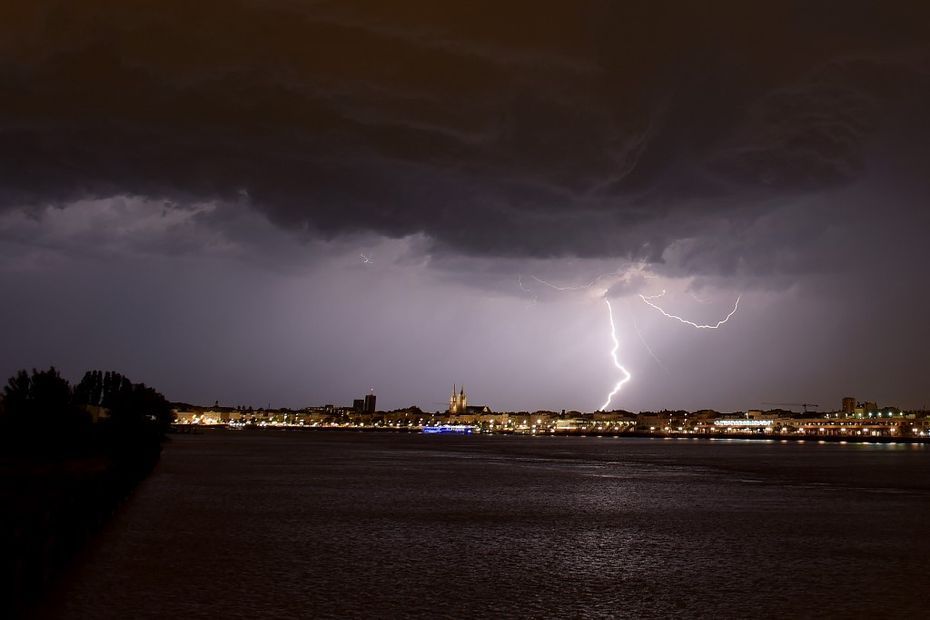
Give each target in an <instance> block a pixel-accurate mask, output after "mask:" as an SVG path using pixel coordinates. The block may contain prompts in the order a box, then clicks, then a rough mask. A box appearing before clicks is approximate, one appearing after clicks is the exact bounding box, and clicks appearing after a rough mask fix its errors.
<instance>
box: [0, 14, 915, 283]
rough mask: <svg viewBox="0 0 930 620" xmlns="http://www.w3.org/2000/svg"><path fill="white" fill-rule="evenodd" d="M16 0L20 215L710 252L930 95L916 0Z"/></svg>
mask: <svg viewBox="0 0 930 620" xmlns="http://www.w3.org/2000/svg"><path fill="white" fill-rule="evenodd" d="M14 4H19V5H20V6H12V7H8V8H6V9H3V11H4V12H5V15H3V17H4V19H2V25H0V35H2V36H0V40H2V41H3V42H2V43H0V119H2V120H0V200H2V205H3V206H5V207H9V206H17V205H24V204H25V205H34V204H46V203H56V204H62V205H64V204H68V203H70V202H73V201H76V200H80V199H87V198H99V197H108V196H113V195H137V196H142V197H145V198H148V199H152V200H163V199H165V200H169V201H173V202H179V203H189V204H196V203H202V202H207V201H219V202H220V203H240V202H241V200H242V196H243V195H246V196H248V201H249V204H251V205H252V206H253V207H254V208H256V209H259V210H261V211H262V212H264V213H265V214H267V216H268V217H269V218H270V219H271V220H272V221H273V222H275V223H277V224H279V225H280V226H282V227H285V228H288V229H294V230H301V231H305V232H304V234H306V235H309V236H311V237H327V238H331V237H335V236H342V235H346V234H353V233H359V232H366V231H368V232H374V233H377V234H381V235H386V236H392V237H402V236H406V235H413V234H424V235H426V237H427V238H429V239H431V240H432V242H433V244H434V245H433V251H454V252H460V253H465V254H470V255H476V256H509V257H517V258H519V257H556V256H569V255H570V256H580V257H617V258H629V259H634V260H639V259H643V260H647V261H652V262H661V261H662V260H663V257H664V255H665V254H666V253H667V251H668V250H669V248H670V247H673V246H674V245H675V244H676V243H680V242H681V241H682V240H690V241H688V243H690V244H692V245H694V246H700V247H695V248H692V250H691V252H692V254H694V253H697V254H700V255H703V256H705V257H707V256H710V255H713V254H717V253H719V252H716V249H715V248H714V247H712V246H707V243H708V242H712V238H713V237H712V236H713V234H714V231H715V230H719V228H720V226H721V222H728V224H727V225H728V226H730V227H731V230H735V229H740V228H743V229H746V228H751V227H752V226H754V225H756V224H755V223H756V222H758V221H759V220H760V218H763V219H764V218H765V217H768V216H769V215H770V214H771V213H773V212H776V211H777V210H778V209H781V208H783V207H784V203H785V201H790V200H793V199H795V198H796V197H797V196H804V195H810V194H811V193H816V192H823V191H826V190H829V189H831V188H837V187H843V186H847V185H849V184H851V183H853V182H856V181H857V180H858V179H860V178H862V177H863V176H864V175H865V174H866V173H867V170H868V161H869V152H868V148H869V144H870V140H871V139H872V138H873V137H874V136H875V135H877V133H879V132H880V131H881V130H882V129H883V128H884V126H885V125H884V121H885V119H886V118H887V117H889V116H892V115H894V114H897V113H900V110H902V109H907V110H910V112H908V113H910V114H915V110H919V109H920V105H919V104H920V103H930V97H928V94H927V85H928V81H927V73H928V72H927V64H926V56H925V55H924V54H925V53H926V51H927V50H926V40H927V38H926V35H927V34H928V33H927V32H926V31H927V30H928V29H930V27H928V26H927V24H930V19H927V18H928V17H930V14H928V10H927V9H925V8H922V7H921V6H920V5H918V4H917V3H911V4H909V5H908V4H902V5H900V6H893V5H892V4H889V5H883V6H882V7H881V8H874V7H869V6H868V5H867V3H862V4H855V5H854V6H850V5H849V3H844V4H843V5H842V7H841V8H842V10H840V8H838V7H837V6H836V5H835V4H833V3H814V4H813V5H811V4H809V3H804V4H803V5H797V6H794V5H792V4H791V3H771V4H770V5H769V6H766V7H763V6H759V5H758V3H752V6H748V5H747V4H746V3H738V2H724V3H716V4H715V5H714V6H710V7H707V6H697V5H694V6H691V5H683V4H682V3H668V4H666V3H648V4H647V3H642V4H639V5H634V4H630V3H622V4H618V3H609V2H591V3H585V4H581V5H578V4H570V5H559V6H545V5H540V4H538V3H506V6H502V5H501V3H467V4H465V3H463V4H461V5H458V6H449V5H448V4H447V3H439V4H437V3H426V2H405V3H400V4H398V3H380V2H371V3H352V4H351V6H350V5H345V4H342V3H325V2H321V3H306V4H300V3H292V2H236V3H216V2H196V3H189V2H188V3H178V2H162V3H156V4H151V5H148V6H147V7H146V8H145V9H141V8H139V7H135V6H133V7H130V6H129V5H126V6H114V5H112V3H109V2H96V1H93V0H88V1H87V2H81V3H67V2H35V3H29V4H26V3H14ZM828 7H829V10H828ZM834 9H835V10H834ZM876 24H878V26H876ZM902 103H904V104H910V107H909V108H908V107H907V106H906V105H905V106H904V107H902ZM916 120H917V119H915V121H916ZM898 139H901V140H906V136H903V137H899V138H898ZM679 255H681V254H680V253H679ZM719 258H720V259H719V260H718V261H709V260H705V261H704V262H699V263H697V264H699V265H701V270H702V271H704V272H706V273H708V274H711V275H713V274H716V273H726V272H727V271H728V269H730V268H729V267H728V266H727V265H728V260H730V259H728V258H727V257H723V256H721V257H719ZM750 262H752V261H750ZM678 268H680V269H685V270H688V269H690V270H692V271H694V270H695V268H693V267H690V268H689V267H687V266H681V267H678Z"/></svg>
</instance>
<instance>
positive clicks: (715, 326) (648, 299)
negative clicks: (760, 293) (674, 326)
mask: <svg viewBox="0 0 930 620" xmlns="http://www.w3.org/2000/svg"><path fill="white" fill-rule="evenodd" d="M663 295H665V291H664V290H663V291H662V292H661V293H659V294H658V295H650V296H648V297H647V296H646V295H640V296H639V298H640V299H642V300H643V301H644V302H645V303H646V304H647V305H649V306H652V307H653V308H655V309H656V310H658V311H659V312H661V313H662V315H663V316H666V317H668V318H670V319H674V320H676V321H678V322H679V323H684V324H685V325H690V326H691V327H694V328H695V329H719V327H720V326H721V325H723V324H724V323H726V322H727V321H729V320H730V317H731V316H733V315H734V314H736V311H737V310H739V300H740V297H741V295H740V296H737V297H736V303H735V304H733V309H732V310H730V314H728V315H726V316H725V317H724V318H722V319H721V320H719V321H717V322H716V323H715V324H713V325H699V324H698V323H695V322H694V321H689V320H688V319H683V318H681V317H680V316H677V315H675V314H669V313H668V312H666V311H665V310H663V309H662V308H660V307H659V306H657V305H656V304H654V303H652V300H653V299H658V298H660V297H662V296H663Z"/></svg>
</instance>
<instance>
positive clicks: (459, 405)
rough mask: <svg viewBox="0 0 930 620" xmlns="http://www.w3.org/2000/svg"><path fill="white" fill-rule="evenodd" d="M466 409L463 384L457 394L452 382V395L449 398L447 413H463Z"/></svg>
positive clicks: (466, 400) (466, 399) (466, 402)
mask: <svg viewBox="0 0 930 620" xmlns="http://www.w3.org/2000/svg"><path fill="white" fill-rule="evenodd" d="M467 410H468V397H467V396H466V395H465V386H464V385H463V386H462V389H461V390H460V391H459V393H458V394H456V393H455V384H454V383H453V384H452V396H451V397H450V398H449V413H465V412H466V411H467Z"/></svg>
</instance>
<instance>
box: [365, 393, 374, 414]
mask: <svg viewBox="0 0 930 620" xmlns="http://www.w3.org/2000/svg"><path fill="white" fill-rule="evenodd" d="M374 412H375V395H374V394H365V413H374Z"/></svg>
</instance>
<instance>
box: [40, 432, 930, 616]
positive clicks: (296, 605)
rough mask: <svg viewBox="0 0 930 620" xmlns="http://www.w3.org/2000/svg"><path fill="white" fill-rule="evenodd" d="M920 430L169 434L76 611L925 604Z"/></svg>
mask: <svg viewBox="0 0 930 620" xmlns="http://www.w3.org/2000/svg"><path fill="white" fill-rule="evenodd" d="M928 526H930V449H928V448H924V447H922V446H906V445H853V444H849V445H837V444H827V445H821V444H816V443H805V444H795V443H777V442H776V443H761V442H740V441H697V440H650V439H615V438H596V437H586V438H585V437H578V438H554V437H542V438H531V437H505V436H474V437H448V436H425V435H406V434H390V433H384V434H381V433H349V432H275V431H268V432H232V431H216V432H208V433H205V434H202V435H192V436H176V437H175V438H173V441H172V442H171V443H170V444H169V445H168V446H167V447H166V449H165V453H164V456H163V458H162V462H161V463H160V465H159V467H158V469H157V470H156V472H155V473H154V474H153V475H152V476H151V477H150V478H149V479H148V480H146V481H145V482H144V483H143V484H142V486H141V487H140V488H139V489H138V491H137V493H136V494H135V495H134V496H133V497H132V498H131V499H130V500H129V501H128V502H127V503H126V504H125V506H124V507H123V508H122V509H121V511H120V512H119V513H118V514H117V515H116V516H115V517H114V519H113V520H112V522H111V523H110V524H109V525H108V527H107V528H106V529H105V530H104V532H103V533H102V534H101V535H100V536H98V537H97V539H96V540H95V541H94V542H93V544H92V548H91V549H89V550H88V551H87V553H85V554H84V556H82V557H81V558H79V559H78V561H77V563H76V566H75V568H74V570H73V571H72V574H71V575H69V576H68V577H67V578H66V579H65V580H64V582H63V583H62V585H61V587H60V588H59V590H58V591H57V592H56V593H55V594H54V596H53V597H52V599H51V602H50V603H49V605H48V606H47V608H46V609H45V610H44V614H43V615H45V616H47V617H64V618H101V617H113V618H140V617H142V618H165V617H168V618H176V617H182V618H191V617H230V618H252V617H257V616H261V617H276V618H286V617H346V616H356V617H358V616H364V617H391V616H398V615H402V616H420V617H430V618H435V617H463V616H496V617H500V616H530V617H581V616H595V617H610V616H626V617H668V616H674V615H680V616H687V617H692V616H715V617H740V618H745V617H799V616H803V617H811V616H845V617H849V616H858V617H866V616H869V617H876V616H880V617H927V616H928V615H930V612H928V611H927V603H928V602H930V587H928V586H930V527H928Z"/></svg>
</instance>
